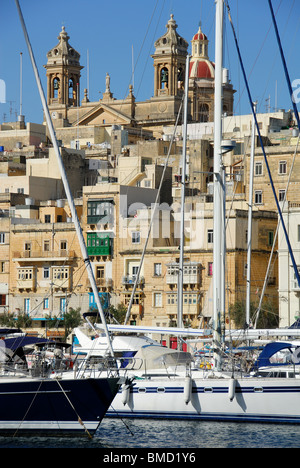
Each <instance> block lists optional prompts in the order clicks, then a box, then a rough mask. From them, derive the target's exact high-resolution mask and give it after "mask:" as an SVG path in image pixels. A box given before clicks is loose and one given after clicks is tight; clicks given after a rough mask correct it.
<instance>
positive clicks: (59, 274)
mask: <svg viewBox="0 0 300 468" xmlns="http://www.w3.org/2000/svg"><path fill="white" fill-rule="evenodd" d="M68 278H69V267H64V266H61V267H53V281H54V283H55V280H67V279H68Z"/></svg>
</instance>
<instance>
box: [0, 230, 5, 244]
mask: <svg viewBox="0 0 300 468" xmlns="http://www.w3.org/2000/svg"><path fill="white" fill-rule="evenodd" d="M0 244H5V232H0Z"/></svg>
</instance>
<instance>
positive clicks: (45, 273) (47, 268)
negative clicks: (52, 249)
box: [43, 267, 50, 279]
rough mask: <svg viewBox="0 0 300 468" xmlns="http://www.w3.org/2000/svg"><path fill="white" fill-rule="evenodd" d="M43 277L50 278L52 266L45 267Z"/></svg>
mask: <svg viewBox="0 0 300 468" xmlns="http://www.w3.org/2000/svg"><path fill="white" fill-rule="evenodd" d="M43 278H44V279H49V278H50V267H44V268H43Z"/></svg>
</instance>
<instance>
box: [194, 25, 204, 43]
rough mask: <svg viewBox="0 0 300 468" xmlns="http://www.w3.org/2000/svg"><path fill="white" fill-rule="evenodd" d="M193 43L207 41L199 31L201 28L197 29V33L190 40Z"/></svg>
mask: <svg viewBox="0 0 300 468" xmlns="http://www.w3.org/2000/svg"><path fill="white" fill-rule="evenodd" d="M192 40H193V41H199V40H200V41H207V36H206V35H205V34H204V33H203V32H202V31H201V28H199V31H198V32H197V33H196V34H195V36H194V37H193V39H192Z"/></svg>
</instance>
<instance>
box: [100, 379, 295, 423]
mask: <svg viewBox="0 0 300 468" xmlns="http://www.w3.org/2000/svg"><path fill="white" fill-rule="evenodd" d="M234 384H235V385H233V386H232V380H231V379H230V378H225V379H216V378H213V379H210V378H203V379H199V378H197V379H193V380H192V389H191V394H190V400H189V402H188V403H186V401H187V400H186V387H185V385H186V379H185V378H184V377H182V378H174V379H169V380H168V381H167V382H166V378H157V377H156V378H155V379H153V380H136V381H134V382H133V385H132V387H131V389H130V393H129V392H128V394H129V396H128V398H127V401H126V403H125V404H124V398H122V396H123V397H124V394H123V395H122V391H119V393H118V394H117V396H116V397H115V399H114V401H113V403H112V405H111V407H110V408H109V410H108V412H107V414H106V416H109V417H122V418H124V417H126V418H164V419H185V420H188V419H190V420H218V421H241V422H247V421H248V422H273V423H294V424H300V380H298V379H296V378H284V379H282V378H270V379H260V378H253V377H252V378H244V379H236V380H235V382H234ZM233 387H234V388H233Z"/></svg>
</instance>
